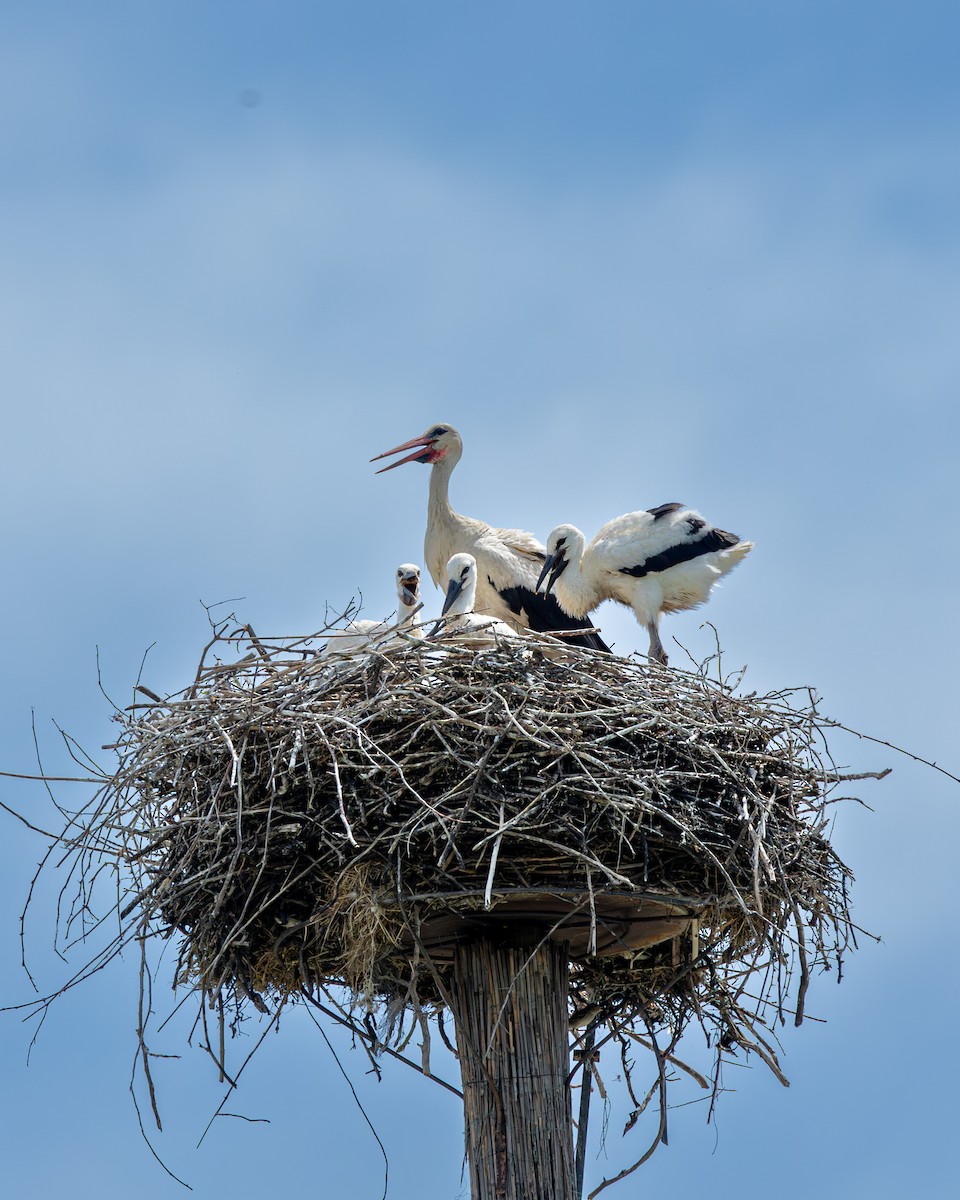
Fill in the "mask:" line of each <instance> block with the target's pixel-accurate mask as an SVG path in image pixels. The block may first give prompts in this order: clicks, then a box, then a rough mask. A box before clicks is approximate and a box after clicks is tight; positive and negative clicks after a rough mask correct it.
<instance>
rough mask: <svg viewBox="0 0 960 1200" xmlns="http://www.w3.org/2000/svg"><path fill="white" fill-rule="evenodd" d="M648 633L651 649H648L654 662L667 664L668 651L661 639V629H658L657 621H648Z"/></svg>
mask: <svg viewBox="0 0 960 1200" xmlns="http://www.w3.org/2000/svg"><path fill="white" fill-rule="evenodd" d="M647 633H649V634H650V649H649V650H648V651H647V653H648V654H649V656H650V657H651V658H652V659H653V661H654V662H658V663H662V664H663V666H666V665H667V652H666V650H664V648H663V642H661V641H660V630H659V629H657V623H656V621H648V622H647Z"/></svg>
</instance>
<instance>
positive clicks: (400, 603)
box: [325, 563, 423, 658]
mask: <svg viewBox="0 0 960 1200" xmlns="http://www.w3.org/2000/svg"><path fill="white" fill-rule="evenodd" d="M396 578H397V619H396V621H367V620H362V621H350V622H349V624H347V625H346V626H344V630H343V632H342V633H334V635H333V636H332V637H331V638H330V640H329V642H327V644H326V648H325V652H326V657H327V658H349V657H350V656H351V655H354V654H362V653H364V652H365V651H367V650H370V649H372V648H373V647H374V646H375V645H377V646H383V645H385V644H386V643H387V642H389V641H393V640H395V639H396V638H397V637H398V636H399V631H400V630H402V631H403V632H404V633H405V634H406V635H407V636H408V637H418V638H422V637H423V629H422V628H421V626H420V618H419V617H418V616H417V611H418V609H419V608H420V568H419V567H418V566H416V565H415V564H414V563H401V564H400V566H399V567H397V576H396Z"/></svg>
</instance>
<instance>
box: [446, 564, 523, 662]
mask: <svg viewBox="0 0 960 1200" xmlns="http://www.w3.org/2000/svg"><path fill="white" fill-rule="evenodd" d="M476 595H477V560H476V559H475V558H474V557H473V555H472V554H454V555H453V557H452V558H451V559H450V561H449V562H448V563H447V595H446V599H445V600H444V602H443V615H442V616H441V618H440V620H439V621H438V622H437V624H436V626H435V627H434V628H433V630H432V631H431V633H430V637H431V638H433V637H436V636H437V634H438V632H443V633H444V634H451V635H453V636H454V637H456V639H457V641H458V642H463V643H465V644H466V645H468V646H475V647H478V648H479V647H481V646H496V645H497V644H498V643H499V641H500V639H501V638H504V637H509V638H514V637H516V636H517V634H516V631H515V630H514V628H513V626H511V625H508V624H507V623H506V621H501V620H499V619H498V618H497V617H491V616H488V615H486V614H484V613H478V612H474V602H475V600H476Z"/></svg>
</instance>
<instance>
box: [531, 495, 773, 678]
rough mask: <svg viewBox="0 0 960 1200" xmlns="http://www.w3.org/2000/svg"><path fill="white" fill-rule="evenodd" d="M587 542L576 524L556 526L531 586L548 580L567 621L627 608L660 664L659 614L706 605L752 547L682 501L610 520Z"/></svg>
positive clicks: (662, 659)
mask: <svg viewBox="0 0 960 1200" xmlns="http://www.w3.org/2000/svg"><path fill="white" fill-rule="evenodd" d="M585 543H586V538H585V537H584V535H583V534H582V533H581V532H580V530H579V529H577V527H576V526H575V525H558V526H557V527H556V529H554V531H553V532H552V533H551V534H550V537H549V538H548V539H547V560H546V562H545V563H544V565H543V569H542V571H541V572H540V578H539V579H538V580H537V587H538V588H540V587H542V586H543V585H544V582H546V590H547V592H552V593H553V594H554V595H555V596H556V597H557V599H558V600H559V601H560V607H561V608H562V609H563V610H564V612H567V613H570V614H571V616H576V617H584V616H586V615H587V613H590V612H593V610H594V609H595V608H596V607H597V605H599V604H601V603H602V602H603V601H604V600H616V601H617V602H618V603H620V604H625V605H627V607H628V608H632V609H633V611H634V613H635V614H636V617H637V620H638V621H639V622H640V624H641V625H643V626H644V627H645V628H646V630H647V632H648V633H649V635H650V649H649V655H650V657H651V658H652V659H654V660H655V661H656V662H660V663H663V664H664V666H665V665H666V662H667V652H666V651H665V650H664V648H663V643H662V642H661V640H660V631H659V623H660V614H661V613H665V612H679V611H681V610H682V609H686V608H696V607H697V606H698V605H700V604H703V603H705V601H706V600H707V598H708V597H709V595H710V589H711V588H712V587H713V585H714V584H715V583H716V582H717V580H718V579H719V578H720V576H721V575H726V573H727V572H728V571H732V570H733V568H734V567H735V566H736V565H737V563H738V562H740V561H741V559H743V558H745V557H746V555H747V554H749V553H750V551H751V550H752V549H753V542H742V541H741V540H740V539H739V537H737V535H736V534H735V533H727V532H726V531H725V530H723V529H716V528H715V527H714V526H713V525H711V524H709V522H707V521H706V520H705V519H704V518H703V517H702V516H701V515H700V514H699V513H698V512H695V511H694V510H693V509H692V508H685V507H684V506H683V505H682V504H661V505H659V506H658V507H657V508H650V509H646V510H644V511H643V512H632V513H625V514H624V515H623V516H622V517H615V518H614V520H612V521H608V522H607V524H606V525H604V526H603V528H602V529H601V530H600V532H599V533H598V534H597V536H596V537H595V538H594V539H593V541H592V542H591V543H590V545H589V546H586V548H584V547H585Z"/></svg>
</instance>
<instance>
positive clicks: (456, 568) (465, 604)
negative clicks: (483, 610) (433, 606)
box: [443, 554, 477, 616]
mask: <svg viewBox="0 0 960 1200" xmlns="http://www.w3.org/2000/svg"><path fill="white" fill-rule="evenodd" d="M476 598H477V560H476V559H475V558H474V557H473V555H472V554H455V555H454V556H453V558H451V559H450V561H449V562H448V563H447V597H446V599H445V600H444V602H443V616H446V615H447V613H448V612H449V611H450V610H451V608H453V606H454V605H455V604H456V612H457V613H468V612H473V604H474V601H475V600H476Z"/></svg>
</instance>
